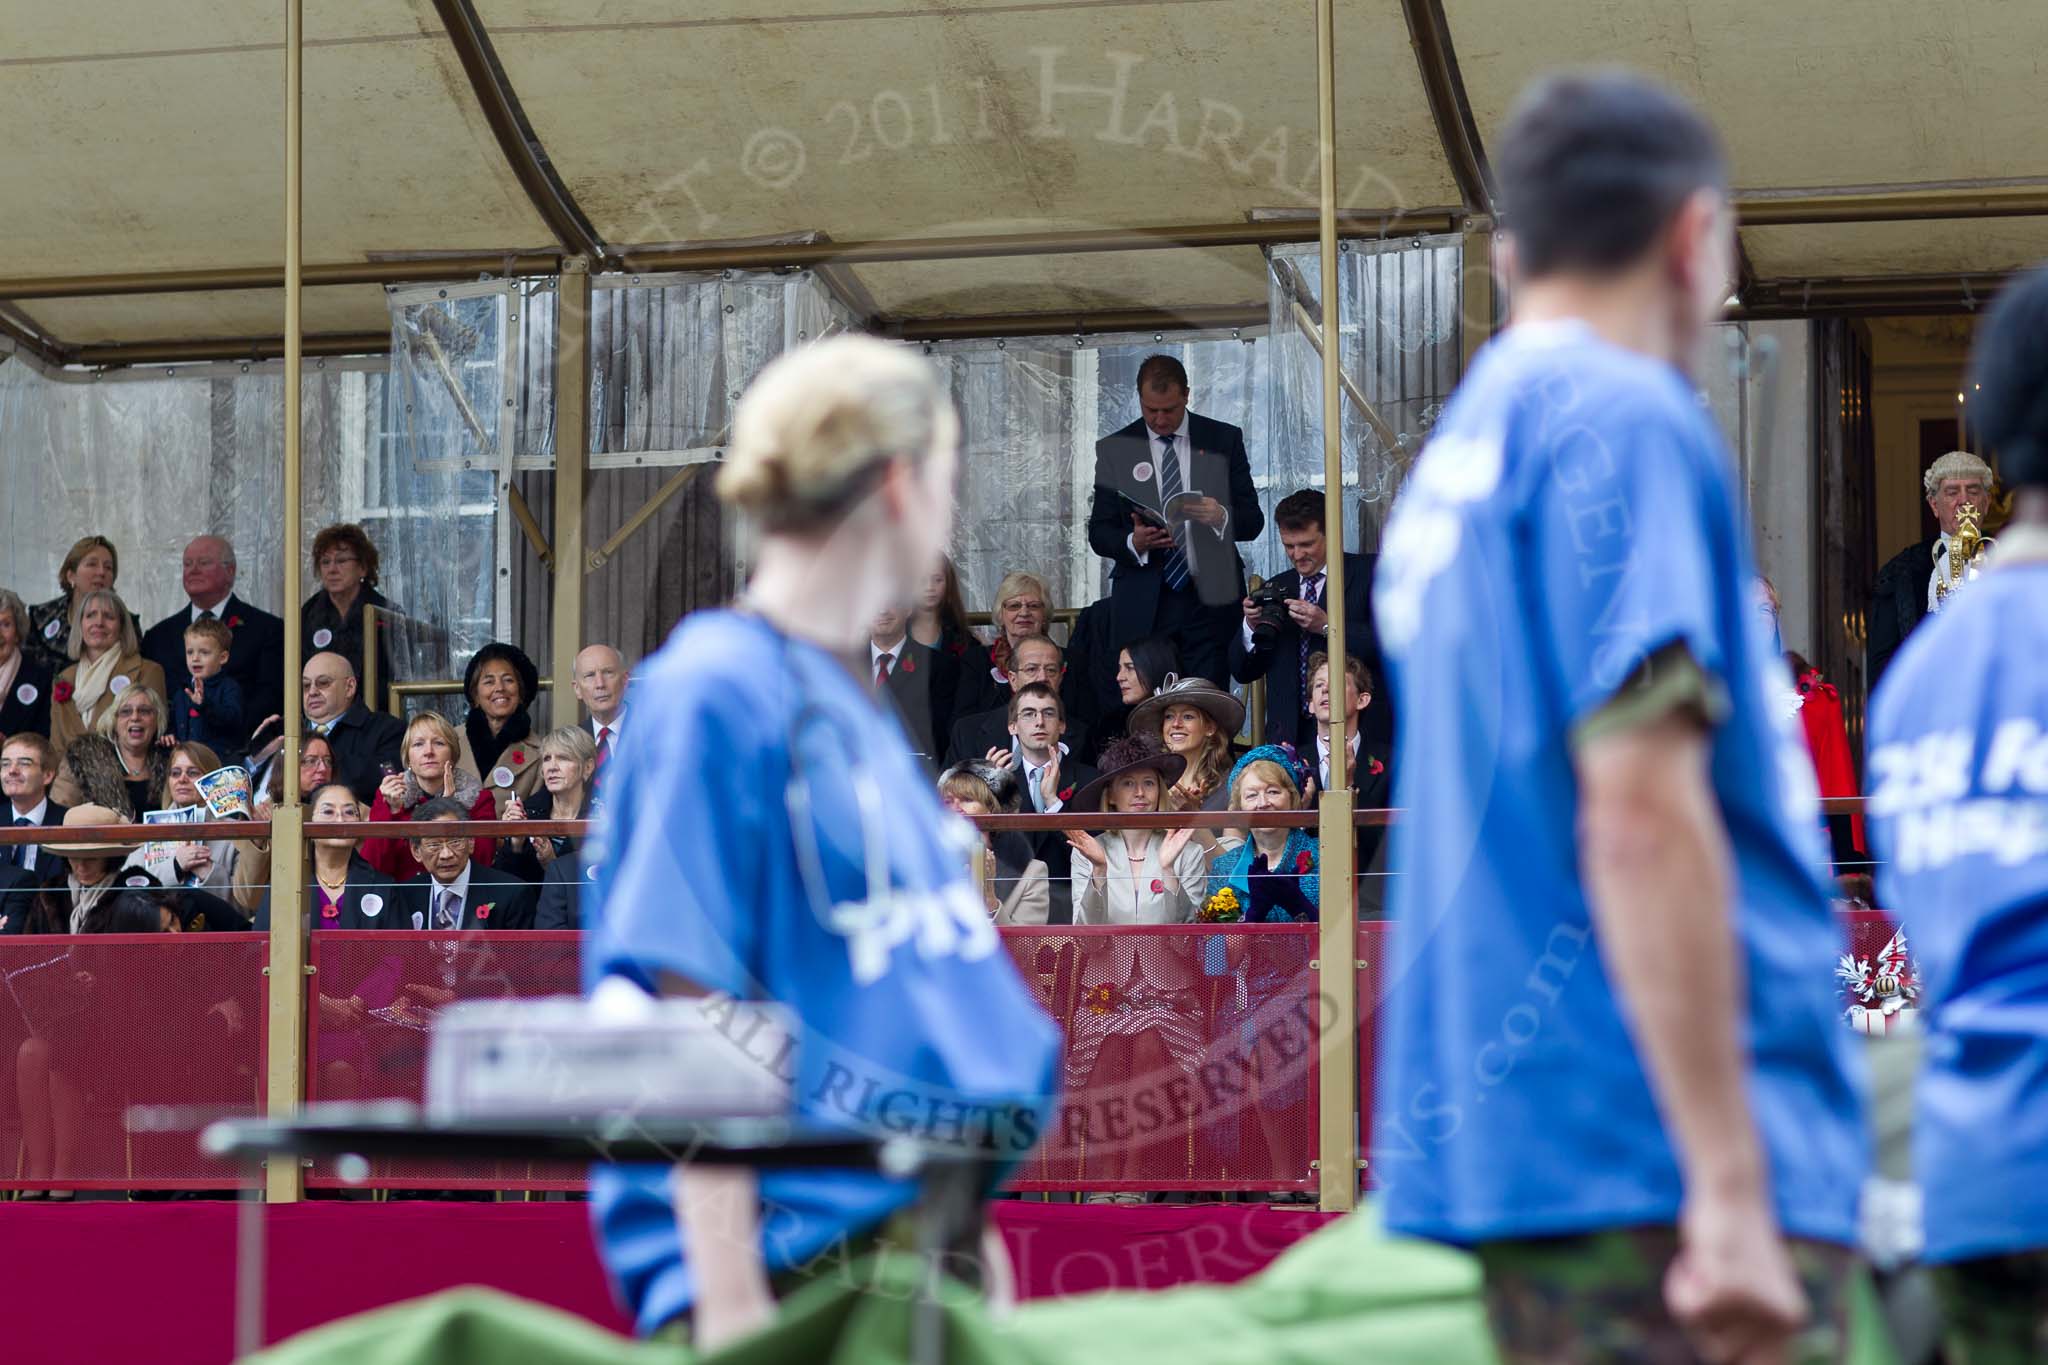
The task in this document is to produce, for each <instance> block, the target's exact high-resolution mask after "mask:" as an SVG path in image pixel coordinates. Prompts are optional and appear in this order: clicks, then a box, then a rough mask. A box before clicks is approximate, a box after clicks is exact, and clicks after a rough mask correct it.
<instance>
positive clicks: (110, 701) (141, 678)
mask: <svg viewBox="0 0 2048 1365" xmlns="http://www.w3.org/2000/svg"><path fill="white" fill-rule="evenodd" d="M124 678H125V679H126V680H127V681H126V682H123V681H122V679H124ZM77 685H78V665H77V664H75V663H74V664H72V665H71V666H70V667H68V668H66V669H65V670H64V671H63V672H62V673H59V674H58V675H57V681H56V683H55V684H54V685H53V687H52V691H51V698H52V700H51V703H50V743H51V744H52V745H53V746H55V748H56V750H57V752H58V754H59V755H62V754H63V752H64V750H66V749H68V748H70V747H71V741H72V740H74V739H77V738H78V737H79V736H80V735H89V734H91V733H92V728H93V726H95V725H97V724H99V720H100V717H101V716H103V715H105V714H107V713H108V712H109V711H112V710H113V709H114V708H115V707H116V706H118V705H120V703H121V693H123V692H124V691H126V690H127V689H128V688H130V687H152V688H155V689H156V694H157V695H158V696H159V697H164V671H163V670H162V669H161V668H158V667H157V666H156V665H155V664H153V663H151V662H150V661H149V660H147V659H145V658H143V657H142V656H141V655H140V654H128V655H124V656H122V659H121V661H120V662H119V663H117V664H115V665H114V681H113V682H111V683H109V684H108V685H107V691H106V694H105V695H104V696H102V697H101V698H100V699H99V704H98V705H96V706H94V707H93V708H92V709H91V710H90V711H88V712H85V713H83V714H81V713H80V712H79V709H78V706H77V704H76V703H74V702H71V701H69V700H66V701H57V700H55V698H56V696H57V694H59V693H65V694H68V693H69V692H70V690H71V689H72V688H73V687H75V686H77ZM164 702H165V704H166V705H169V703H170V698H169V697H164Z"/></svg>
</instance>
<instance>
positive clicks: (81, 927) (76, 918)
mask: <svg viewBox="0 0 2048 1365" xmlns="http://www.w3.org/2000/svg"><path fill="white" fill-rule="evenodd" d="M64 881H65V884H66V885H68V886H69V887H70V888H71V932H72V933H74V934H82V933H84V932H85V917H86V916H87V915H88V914H90V913H91V912H92V908H93V907H94V906H95V905H98V904H99V903H100V899H101V898H102V897H103V896H105V895H106V894H107V893H108V892H109V891H112V890H113V889H114V879H113V878H112V877H108V878H107V879H106V880H105V881H102V882H97V883H95V884H94V885H92V886H86V885H85V884H83V883H82V882H80V881H79V880H78V877H77V876H76V875H75V874H73V873H70V872H67V873H65V874H64Z"/></svg>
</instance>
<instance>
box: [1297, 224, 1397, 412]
mask: <svg viewBox="0 0 2048 1365" xmlns="http://www.w3.org/2000/svg"><path fill="white" fill-rule="evenodd" d="M1273 273H1274V274H1276V275H1278V276H1279V277H1280V287H1281V288H1282V289H1284V290H1286V291H1287V303H1288V306H1289V307H1290V308H1291V309H1292V310H1293V313H1294V325H1295V326H1296V327H1299V328H1300V329H1301V335H1302V338H1303V340H1305V341H1307V342H1308V344H1309V349H1310V350H1313V351H1314V352H1315V353H1316V355H1317V356H1318V357H1319V358H1320V357H1321V355H1322V354H1323V325H1322V305H1321V304H1320V303H1318V302H1317V301H1316V298H1315V296H1314V295H1313V294H1311V293H1309V290H1308V281H1307V280H1304V279H1303V278H1302V277H1301V271H1300V270H1298V269H1296V268H1295V265H1294V262H1292V261H1290V260H1286V259H1284V258H1281V257H1275V258H1274V260H1273ZM1337 382H1338V383H1339V384H1340V385H1342V386H1343V389H1344V395H1345V397H1347V398H1349V399H1350V400H1351V401H1352V403H1353V404H1354V405H1355V406H1356V407H1357V408H1358V413H1359V415H1360V416H1361V417H1363V418H1365V421H1366V425H1368V426H1370V427H1371V428H1372V429H1373V432H1374V434H1375V435H1377V436H1378V437H1379V438H1380V440H1382V441H1384V442H1385V443H1386V446H1387V449H1389V450H1399V449H1400V448H1401V438H1400V437H1399V436H1398V435H1396V434H1395V432H1394V429H1393V428H1392V427H1390V426H1388V425H1387V423H1386V419H1385V418H1383V417H1381V416H1380V412H1379V409H1378V408H1376V407H1374V406H1373V405H1372V404H1371V403H1370V402H1369V401H1367V399H1366V396H1365V391H1364V390H1363V389H1361V388H1359V387H1358V381H1356V380H1355V379H1353V378H1352V377H1351V376H1350V375H1349V374H1347V373H1345V371H1344V368H1343V364H1342V362H1341V361H1340V362H1339V364H1338V367H1337Z"/></svg>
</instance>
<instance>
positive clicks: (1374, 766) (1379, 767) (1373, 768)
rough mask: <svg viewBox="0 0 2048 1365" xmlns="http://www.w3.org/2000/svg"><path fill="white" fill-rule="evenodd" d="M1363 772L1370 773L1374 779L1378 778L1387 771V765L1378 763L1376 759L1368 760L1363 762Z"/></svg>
mask: <svg viewBox="0 0 2048 1365" xmlns="http://www.w3.org/2000/svg"><path fill="white" fill-rule="evenodd" d="M1365 770H1366V771H1367V772H1369V773H1371V774H1372V775H1373V776H1374V777H1378V776H1379V775H1380V774H1381V773H1383V772H1385V771H1386V770H1387V765H1386V764H1384V763H1382V762H1380V761H1379V760H1378V759H1376V758H1368V759H1367V760H1366V761H1365Z"/></svg>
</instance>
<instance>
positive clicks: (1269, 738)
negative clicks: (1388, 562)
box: [1230, 488, 1393, 754]
mask: <svg viewBox="0 0 2048 1365" xmlns="http://www.w3.org/2000/svg"><path fill="white" fill-rule="evenodd" d="M1273 524H1274V525H1275V526H1277V527H1278V528H1279V530H1280V545H1281V548H1282V549H1284V550H1285V551H1286V552H1287V559H1288V562H1289V563H1290V564H1292V565H1293V566H1294V567H1292V568H1290V569H1287V570H1284V571H1282V572H1280V573H1277V574H1274V575H1273V576H1272V577H1271V578H1270V579H1268V580H1267V581H1266V582H1265V584H1264V585H1263V586H1262V587H1260V589H1259V590H1258V591H1257V592H1255V593H1253V594H1252V595H1251V596H1250V597H1247V598H1245V599H1244V602H1243V607H1244V621H1243V623H1242V624H1241V625H1240V626H1239V627H1238V630H1237V632H1236V634H1235V635H1233V636H1232V637H1231V641H1230V676H1231V677H1233V678H1235V679H1237V680H1238V681H1239V682H1241V683H1249V682H1251V681H1252V680H1253V679H1255V678H1264V679H1265V680H1266V742H1267V743H1268V744H1292V745H1293V746H1294V747H1295V749H1296V751H1298V752H1300V753H1303V754H1307V753H1309V752H1311V751H1312V746H1313V745H1314V743H1315V737H1316V720H1315V717H1314V716H1313V715H1311V714H1309V673H1308V669H1309V658H1310V656H1311V655H1315V654H1322V653H1325V652H1327V651H1328V649H1329V647H1330V646H1329V642H1328V640H1327V639H1326V638H1325V637H1326V636H1327V635H1328V634H1329V630H1330V612H1329V604H1328V601H1327V598H1328V591H1327V585H1328V581H1329V580H1328V577H1327V575H1326V574H1325V572H1324V571H1325V569H1326V567H1327V565H1328V561H1329V554H1330V543H1329V538H1328V537H1327V536H1326V535H1325V534H1324V533H1323V495H1322V494H1321V493H1318V492H1316V491H1315V490H1314V489H1312V488H1304V489H1302V490H1301V491H1300V492H1298V493H1289V494H1288V495H1287V496H1286V497H1284V498H1282V499H1281V500H1280V505H1279V506H1277V507H1275V508H1274V509H1273ZM1378 559H1379V556H1378V555H1354V554H1346V555H1345V556H1344V652H1345V653H1346V654H1349V655H1352V656H1353V657H1355V658H1358V659H1362V660H1364V661H1365V663H1366V665H1367V667H1369V668H1370V669H1371V670H1372V672H1373V674H1374V675H1375V676H1378V675H1379V673H1380V651H1379V642H1378V640H1377V638H1376V637H1375V636H1374V634H1373V627H1372V609H1371V606H1370V603H1371V601H1372V574H1373V567H1374V565H1375V564H1376V563H1377V562H1378ZM1392 714H1393V712H1392V709H1391V708H1390V707H1388V706H1385V705H1380V706H1374V707H1372V708H1370V709H1369V710H1368V711H1367V712H1366V713H1365V716H1364V718H1363V726H1364V734H1365V736H1366V739H1367V741H1368V742H1370V743H1371V745H1372V747H1374V748H1375V749H1379V750H1381V751H1382V752H1384V751H1385V750H1386V749H1387V747H1388V744H1389V742H1390V741H1391V739H1392V738H1393V724H1392V721H1391V719H1390V718H1391V716H1392Z"/></svg>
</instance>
